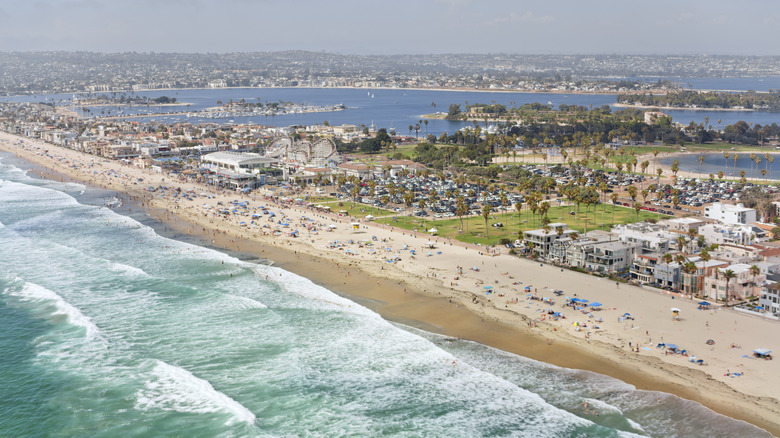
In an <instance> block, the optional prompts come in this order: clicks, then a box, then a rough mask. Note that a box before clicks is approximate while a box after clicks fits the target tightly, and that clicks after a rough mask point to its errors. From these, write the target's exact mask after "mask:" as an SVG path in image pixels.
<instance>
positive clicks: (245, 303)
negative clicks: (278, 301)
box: [225, 294, 268, 309]
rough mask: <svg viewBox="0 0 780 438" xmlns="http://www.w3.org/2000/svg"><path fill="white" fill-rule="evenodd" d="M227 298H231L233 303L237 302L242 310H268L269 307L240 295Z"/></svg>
mask: <svg viewBox="0 0 780 438" xmlns="http://www.w3.org/2000/svg"><path fill="white" fill-rule="evenodd" d="M225 297H227V298H229V299H230V300H231V301H235V302H236V303H237V306H236V307H238V308H240V309H267V308H268V306H266V305H265V304H263V303H261V302H260V301H257V300H254V299H252V298H249V297H242V296H239V295H231V294H225Z"/></svg>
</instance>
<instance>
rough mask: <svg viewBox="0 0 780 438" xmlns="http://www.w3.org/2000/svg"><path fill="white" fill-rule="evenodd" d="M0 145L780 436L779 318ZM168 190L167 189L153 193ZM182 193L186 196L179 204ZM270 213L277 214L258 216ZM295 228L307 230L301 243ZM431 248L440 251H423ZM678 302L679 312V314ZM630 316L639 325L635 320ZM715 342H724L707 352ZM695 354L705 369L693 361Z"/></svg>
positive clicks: (455, 327)
mask: <svg viewBox="0 0 780 438" xmlns="http://www.w3.org/2000/svg"><path fill="white" fill-rule="evenodd" d="M0 149H2V150H5V151H8V152H11V153H14V154H16V155H17V156H18V157H19V158H23V159H25V160H28V161H30V162H33V163H36V164H38V165H40V166H42V167H44V168H47V169H50V170H51V171H53V172H55V173H51V174H46V173H45V172H44V174H43V176H44V177H48V178H60V177H62V178H72V179H75V180H78V181H83V182H85V183H88V184H92V185H95V186H100V187H104V188H106V189H110V190H115V191H117V192H120V193H123V194H125V195H126V196H127V197H129V198H130V199H132V200H133V202H135V203H137V204H139V205H142V206H143V207H144V208H146V209H148V210H149V212H150V214H152V215H154V216H156V217H158V218H159V219H161V220H163V221H165V222H166V223H167V224H169V225H168V226H170V227H174V228H176V229H177V230H179V231H181V232H184V233H188V234H191V235H195V236H196V237H197V238H199V239H202V240H203V241H204V242H206V243H210V244H212V245H214V246H218V247H222V248H225V249H229V250H232V251H240V252H246V253H251V254H255V255H257V256H258V257H262V258H267V259H270V260H274V261H275V263H276V265H277V266H281V267H283V268H285V269H287V270H290V271H292V272H295V273H299V274H301V275H304V276H306V277H308V278H311V279H312V280H314V281H315V282H317V283H319V284H323V285H325V286H327V287H328V288H330V289H332V290H334V291H335V292H338V293H341V294H343V295H347V296H350V297H352V298H354V300H355V301H357V302H359V303H360V304H362V305H365V306H367V307H369V308H371V309H373V310H375V311H377V312H379V313H380V314H381V315H383V316H384V317H385V318H386V319H389V320H392V321H398V322H401V323H405V324H409V325H413V326H417V327H420V328H423V329H426V330H430V331H435V332H439V333H443V334H446V335H449V336H456V337H461V338H464V339H470V340H474V341H477V342H480V343H483V344H486V345H490V346H493V347H496V348H500V349H502V350H506V351H510V352H513V353H517V354H521V355H523V356H526V357H530V358H533V359H537V360H541V361H544V362H548V363H552V364H555V365H559V366H565V367H570V368H581V369H587V370H591V371H596V372H599V373H602V374H606V375H609V376H612V377H616V378H619V379H621V380H623V381H626V382H628V383H630V384H633V385H635V386H636V387H638V388H640V389H648V390H658V391H664V392H669V393H673V394H677V395H679V396H681V397H684V398H688V399H692V400H696V401H698V402H700V403H702V404H704V405H705V406H707V407H709V408H711V409H713V410H715V411H717V412H720V413H723V414H725V415H728V416H730V417H733V418H738V419H742V420H745V421H747V422H750V423H752V424H755V425H757V426H759V427H762V428H764V429H766V430H768V431H769V432H771V433H772V434H774V435H780V402H779V401H778V398H777V394H780V379H778V377H777V376H778V375H780V373H779V371H780V365H778V362H774V361H767V360H760V359H754V358H752V350H753V349H755V348H768V349H770V350H773V351H775V352H780V341H779V340H778V339H777V336H775V334H774V333H775V331H776V330H777V329H778V327H780V325H778V324H780V323H778V322H776V321H771V320H767V319H762V318H757V317H752V316H748V315H744V314H740V313H737V312H735V311H733V310H731V309H725V308H720V307H719V306H713V308H712V309H710V310H699V309H698V307H697V304H696V303H695V302H694V301H690V300H688V299H687V298H684V297H681V296H678V295H674V294H670V293H665V292H660V291H656V290H650V289H647V288H640V287H633V286H629V285H624V284H619V285H617V284H615V283H614V282H610V281H608V280H606V279H601V278H598V277H594V276H590V275H586V274H581V273H577V272H574V271H568V270H561V269H560V268H557V267H554V266H550V265H543V264H539V263H538V262H532V261H530V260H527V259H520V258H517V257H515V256H510V255H508V254H491V255H488V254H485V252H484V251H483V250H481V249H480V248H477V247H474V246H470V245H469V246H467V245H463V244H460V243H456V242H452V243H450V242H448V241H446V239H443V238H432V237H429V236H419V237H416V236H413V235H410V233H409V232H408V231H402V230H393V229H390V228H389V227H385V226H381V225H378V224H375V223H372V222H363V223H361V225H360V227H359V229H358V230H355V229H353V227H352V226H351V225H350V222H352V221H353V219H351V218H348V217H338V216H336V215H335V214H325V213H320V212H315V211H311V210H307V209H305V208H303V207H300V206H296V205H293V204H289V203H285V204H279V203H275V202H272V201H268V200H264V199H262V197H261V196H260V195H259V194H252V195H240V194H237V193H235V192H221V191H217V190H215V189H214V188H211V187H206V186H201V185H197V184H194V183H185V182H180V181H178V180H172V178H173V177H172V176H168V175H163V174H159V173H152V172H151V171H148V170H141V169H138V168H135V167H131V166H126V165H122V164H121V163H119V162H113V161H108V160H106V159H103V158H99V157H95V156H90V155H85V154H81V153H79V152H76V151H72V150H68V149H64V148H60V147H57V146H54V145H50V144H46V143H43V142H39V141H35V140H31V139H27V138H21V137H17V136H14V135H10V134H6V133H0ZM161 186H164V187H166V189H164V190H162V189H158V190H156V191H154V192H151V191H147V190H145V189H146V188H148V187H157V188H159V187H161ZM176 189H181V192H180V193H182V194H186V193H189V194H190V195H189V196H182V195H179V196H177V194H178V193H179V192H178V191H177V190H176ZM234 200H235V201H239V202H244V201H245V202H248V208H247V210H246V211H247V214H248V215H247V216H241V215H229V216H223V215H220V214H218V213H217V212H216V208H217V207H218V206H219V205H220V203H221V205H224V206H225V207H228V206H229V207H232V206H233V205H234V204H233V201H234ZM261 207H264V208H267V209H268V210H270V211H272V212H274V213H275V216H274V217H273V218H270V215H266V214H262V213H261ZM220 208H221V207H220ZM252 214H258V215H259V216H257V217H256V218H252V216H251V215H252ZM241 222H244V223H243V224H242V223H241ZM280 222H283V223H287V224H288V226H286V227H285V226H283V225H281V223H280ZM292 230H298V233H297V237H296V236H295V235H291V233H290V232H291V231H292ZM328 230H330V231H328ZM429 240H433V241H434V248H428V247H427V245H426V243H427V242H428V241H429ZM350 242H352V243H350ZM367 243H368V244H367ZM410 250H414V251H415V253H416V254H415V255H412V254H411V251H410ZM429 254H430V255H429ZM391 259H394V260H396V261H393V262H388V260H391ZM475 268H476V269H475ZM488 287H489V288H488ZM486 288H488V289H486ZM554 291H563V293H562V294H561V295H560V296H558V295H556V294H554ZM529 295H530V297H529ZM566 296H570V297H577V298H583V299H587V300H589V301H590V303H593V302H596V301H597V302H599V303H602V306H601V309H602V310H591V309H590V308H589V307H583V308H581V309H575V308H572V307H565V306H563V305H564V304H565V301H566V300H565V299H564V298H565V297H566ZM672 307H675V308H679V309H680V317H679V319H674V318H673V315H672V312H671V308H672ZM550 312H560V313H562V314H563V315H565V318H557V319H555V318H553V315H551V314H550ZM625 313H629V314H630V315H631V316H632V318H633V319H625V318H624V317H623V315H624V314H625ZM575 323H578V324H577V326H575ZM710 339H711V340H713V341H714V345H707V343H706V341H707V340H710ZM661 342H664V343H673V344H676V345H678V346H679V347H680V348H683V349H686V350H687V352H688V356H683V355H679V354H665V350H664V349H659V348H657V347H656V346H657V345H658V344H659V343H661ZM693 356H695V357H696V358H697V359H702V360H703V361H704V365H697V364H695V363H693V362H691V361H690V359H691V358H692V357H693Z"/></svg>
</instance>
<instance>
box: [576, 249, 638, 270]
mask: <svg viewBox="0 0 780 438" xmlns="http://www.w3.org/2000/svg"><path fill="white" fill-rule="evenodd" d="M586 248H587V249H588V250H587V251H586V253H585V269H586V270H588V271H591V272H596V273H599V274H616V273H618V272H623V271H627V270H628V268H629V267H631V262H632V260H633V259H634V254H636V253H637V252H638V251H639V250H640V247H639V245H638V244H630V243H623V242H618V241H615V242H602V243H595V244H593V245H591V246H590V247H586Z"/></svg>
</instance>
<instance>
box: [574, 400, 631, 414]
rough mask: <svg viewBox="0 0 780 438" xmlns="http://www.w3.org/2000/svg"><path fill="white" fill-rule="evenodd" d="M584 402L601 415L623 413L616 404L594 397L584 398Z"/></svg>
mask: <svg viewBox="0 0 780 438" xmlns="http://www.w3.org/2000/svg"><path fill="white" fill-rule="evenodd" d="M584 400H585V401H586V402H588V405H590V406H591V407H593V408H595V409H596V410H597V411H598V412H599V413H601V414H602V415H604V414H618V415H623V411H621V410H620V408H618V407H617V406H613V405H611V404H609V403H606V402H603V401H601V400H599V399H595V398H585V399H584Z"/></svg>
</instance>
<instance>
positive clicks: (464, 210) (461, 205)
mask: <svg viewBox="0 0 780 438" xmlns="http://www.w3.org/2000/svg"><path fill="white" fill-rule="evenodd" d="M455 214H457V215H458V219H460V230H461V231H463V216H465V215H467V214H469V206H468V204H466V202H465V201H464V200H463V198H462V197H461V198H458V203H457V205H456V207H455Z"/></svg>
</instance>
